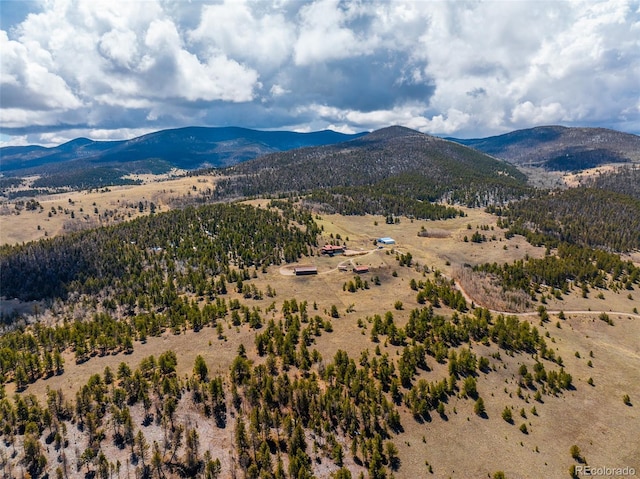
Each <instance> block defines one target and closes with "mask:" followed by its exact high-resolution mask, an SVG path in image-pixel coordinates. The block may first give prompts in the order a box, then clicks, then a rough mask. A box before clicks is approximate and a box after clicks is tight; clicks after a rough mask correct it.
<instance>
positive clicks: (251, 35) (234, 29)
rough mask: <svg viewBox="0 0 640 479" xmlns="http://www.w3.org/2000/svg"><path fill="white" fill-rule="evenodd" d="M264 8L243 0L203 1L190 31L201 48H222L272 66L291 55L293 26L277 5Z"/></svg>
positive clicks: (254, 63)
mask: <svg viewBox="0 0 640 479" xmlns="http://www.w3.org/2000/svg"><path fill="white" fill-rule="evenodd" d="M261 6H262V7H265V8H267V11H266V12H258V11H257V9H256V10H252V9H251V5H249V4H248V3H247V2H245V1H241V0H226V1H225V2H224V3H223V4H217V5H204V6H203V7H202V17H201V19H200V23H199V25H198V28H196V29H195V30H194V31H193V32H191V34H190V39H191V40H192V41H193V42H196V43H201V44H202V45H203V46H204V48H209V49H211V50H217V51H223V52H225V53H226V54H228V55H230V56H231V57H233V58H237V59H242V60H243V61H246V62H248V63H250V64H252V65H259V66H260V67H261V68H264V69H268V70H270V69H275V68H277V67H278V66H279V65H281V64H282V63H284V62H285V61H286V60H287V58H288V57H289V56H290V55H291V51H292V45H293V42H294V41H295V26H294V24H293V23H291V22H287V20H286V18H285V16H284V14H283V12H282V11H280V10H279V9H278V8H277V6H274V7H273V8H269V7H268V6H267V4H266V3H265V4H263V5H261Z"/></svg>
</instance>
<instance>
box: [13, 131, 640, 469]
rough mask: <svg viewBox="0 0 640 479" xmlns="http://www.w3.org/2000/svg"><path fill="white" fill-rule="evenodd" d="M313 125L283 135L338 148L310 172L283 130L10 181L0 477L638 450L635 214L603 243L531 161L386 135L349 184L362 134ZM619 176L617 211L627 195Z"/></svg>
mask: <svg viewBox="0 0 640 479" xmlns="http://www.w3.org/2000/svg"><path fill="white" fill-rule="evenodd" d="M384 133H385V135H390V136H391V137H392V138H391V139H392V140H393V141H395V142H396V143H395V144H393V143H392V144H391V145H392V146H389V144H387V143H385V145H386V146H385V148H387V150H384V151H391V150H392V149H393V148H396V147H397V145H403V146H402V148H408V150H409V151H414V152H415V151H421V150H420V148H422V146H421V145H422V143H421V142H426V143H429V149H435V148H449V146H448V145H444V146H442V145H440V144H439V142H438V141H432V140H424V139H422V138H419V137H417V135H414V134H413V133H410V132H406V131H402V132H399V133H398V132H397V131H392V132H389V131H386V132H384ZM412 135H413V137H416V138H417V139H416V138H413V137H412ZM379 137H380V135H378V138H377V139H375V141H380V140H379ZM364 139H365V141H364V144H365V148H366V150H365V151H366V152H367V153H366V155H372V154H374V153H375V151H377V150H376V148H377V147H376V146H372V144H371V143H367V142H366V137H364ZM356 141H358V140H356ZM360 141H362V140H360ZM384 141H385V142H386V141H387V140H386V139H385V140H384ZM393 145H396V146H393ZM321 148H322V149H320V150H308V151H305V150H303V152H302V153H300V154H304V155H307V157H309V158H321V159H322V158H323V157H322V155H329V156H330V157H332V158H333V160H332V161H335V163H332V165H334V166H335V168H336V171H333V173H335V175H334V177H333V178H331V179H326V178H325V179H321V178H316V183H321V182H322V181H327V183H326V184H323V185H322V187H321V188H318V186H317V184H315V185H314V184H313V177H312V175H307V176H305V175H303V174H300V175H298V173H297V172H301V171H302V170H301V169H299V168H304V163H301V165H298V164H295V163H294V164H291V163H289V159H291V155H289V154H283V156H278V157H277V158H274V159H272V161H273V162H275V163H273V162H272V163H269V160H268V158H269V157H268V156H267V157H265V158H267V159H259V160H257V161H256V162H255V163H247V164H243V166H241V167H233V168H231V169H227V170H223V171H214V172H212V173H209V172H201V173H199V174H193V175H182V176H178V177H173V178H169V177H166V176H165V177H158V178H152V177H144V178H136V179H140V180H142V181H141V184H137V185H122V186H108V187H104V188H101V189H98V190H91V191H69V192H65V193H60V194H57V195H47V196H35V197H34V198H33V200H34V201H36V202H37V205H34V204H33V203H32V206H31V207H30V208H28V209H27V207H26V201H27V200H26V199H25V200H22V201H24V203H23V204H19V205H18V208H16V200H10V201H7V202H5V203H4V204H3V208H4V209H3V213H4V214H3V215H2V216H0V221H1V222H2V228H1V229H2V233H1V243H2V244H3V246H2V249H1V251H0V259H2V262H3V263H2V275H3V276H2V287H3V291H10V292H11V293H10V294H8V293H7V294H6V296H7V298H5V299H8V298H18V299H16V300H13V299H12V300H11V301H3V302H4V303H5V305H4V308H3V320H4V321H5V329H4V333H3V335H2V337H1V338H0V365H1V366H2V370H1V371H0V373H1V374H0V379H2V383H1V386H0V411H1V414H0V433H1V434H0V440H1V441H2V442H0V470H1V471H2V473H3V474H4V475H5V476H6V477H20V476H21V475H25V476H26V474H30V475H31V476H32V477H33V476H38V477H41V476H44V475H47V474H48V475H49V477H53V476H58V477H83V476H84V477H94V476H99V477H185V476H187V477H195V476H197V477H208V478H211V477H335V478H346V477H376V478H378V477H380V478H382V477H434V478H449V477H450V478H468V477H507V478H519V477H524V478H528V477H531V478H534V477H570V476H571V475H573V476H574V477H578V476H576V472H575V471H576V467H578V466H581V465H584V464H588V465H591V466H594V467H621V468H622V467H628V468H632V469H634V470H635V471H640V459H639V458H640V446H639V445H638V443H637V440H636V436H637V427H636V425H637V423H638V420H640V413H639V409H638V407H639V403H640V344H639V343H638V341H637V338H638V337H640V316H639V315H638V310H637V308H638V305H639V304H640V302H639V301H640V299H639V298H640V293H638V290H639V288H640V261H638V260H639V258H638V253H637V248H636V249H634V248H627V245H629V244H634V243H633V241H635V239H634V237H633V231H634V228H635V226H634V224H633V223H630V224H629V225H628V226H627V228H628V229H627V230H624V229H623V230H622V231H621V232H620V231H619V232H618V233H617V234H615V235H612V236H607V235H604V234H603V235H601V238H600V239H601V240H602V241H606V242H607V243H606V244H605V245H604V247H601V248H600V247H598V246H595V247H594V246H592V245H591V244H590V241H592V240H591V238H592V237H593V235H591V233H589V231H581V233H580V234H581V235H582V236H580V235H577V234H573V235H572V236H571V238H570V240H571V241H572V242H571V243H569V239H567V237H563V236H562V235H566V231H567V229H566V227H567V226H568V225H570V222H569V221H568V220H567V219H566V217H565V216H562V215H563V214H564V212H562V210H560V209H559V208H558V207H557V206H556V204H555V203H554V202H553V201H551V200H549V199H546V198H545V196H544V195H543V194H540V195H539V196H535V195H531V197H530V198H527V197H524V196H521V195H523V194H527V195H528V194H529V191H530V190H529V188H531V187H532V186H531V185H526V184H525V183H523V182H521V179H520V177H519V176H518V173H517V172H515V171H514V172H513V173H510V174H509V175H505V179H503V180H500V181H495V178H485V176H483V173H482V171H478V172H476V171H468V172H466V173H465V175H466V176H465V178H467V179H469V182H470V183H464V182H461V181H459V180H455V181H452V182H450V183H447V182H446V181H445V180H444V179H446V178H450V175H453V174H454V173H452V171H453V172H456V171H459V170H455V167H452V166H451V165H449V164H448V163H447V162H445V161H443V162H442V163H437V166H435V167H433V169H431V170H429V172H430V174H431V175H432V178H431V179H433V177H436V179H437V180H438V182H439V183H438V187H437V188H436V189H432V186H431V183H430V181H431V179H430V178H426V179H424V181H423V180H422V179H420V178H421V177H420V176H418V175H416V174H415V171H421V170H419V168H424V164H423V163H421V162H422V161H424V160H423V159H422V157H421V156H420V154H419V153H414V156H413V157H411V159H410V160H407V157H403V161H404V162H400V163H398V164H399V165H401V166H398V167H397V168H396V167H395V166H394V165H396V161H397V160H396V157H394V156H392V155H389V156H387V157H386V158H387V160H386V162H387V163H386V166H387V167H388V168H387V169H388V170H395V171H396V173H398V170H399V171H400V173H399V176H386V177H383V176H384V175H385V174H386V173H383V170H384V168H380V169H379V170H377V169H376V168H377V167H376V168H374V169H372V170H371V175H372V176H371V178H370V181H371V182H373V183H370V184H369V185H365V184H364V183H363V184H361V185H354V184H349V183H348V182H345V180H346V179H348V178H355V177H357V175H358V173H356V172H357V171H358V170H356V169H355V168H356V166H354V165H357V164H358V163H357V162H358V161H359V159H360V158H362V157H363V156H364V157H366V155H364V154H362V152H360V151H358V150H357V149H355V150H354V149H353V148H351V149H350V150H349V151H346V150H345V151H338V150H331V148H328V147H321ZM352 151H356V153H357V154H356V155H355V160H354V163H349V162H350V161H351V159H352V158H353V157H354V156H353V153H352ZM403 151H404V150H403ZM455 151H456V153H455V155H458V157H457V158H458V159H459V161H461V162H464V161H470V162H471V163H473V161H474V160H473V158H475V157H473V156H472V155H475V153H469V152H467V151H466V150H459V151H458V150H455ZM372 152H374V153H372ZM278 155H281V154H278ZM397 156H398V158H400V157H402V154H398V155H397ZM382 157H384V156H382ZM336 158H339V160H336ZM477 158H480V157H477ZM298 160H299V158H298ZM298 160H295V161H298ZM278 161H281V162H283V164H282V165H281V167H282V170H278V169H277V168H275V167H273V165H274V164H277V162H278ZM398 161H399V160H398ZM434 161H436V160H434ZM437 161H441V160H440V159H438V160H437ZM478 161H480V160H478ZM482 161H487V163H486V165H489V166H490V167H491V168H502V169H501V170H500V171H511V170H509V169H508V166H504V165H503V166H500V165H499V164H497V163H495V164H494V163H489V160H487V159H484V158H483V159H482ZM411 162H415V163H411ZM318 164H320V163H318ZM325 164H326V163H325ZM269 165H271V166H269ZM407 165H409V166H407ZM416 165H417V166H416ZM314 168H315V167H314ZM314 168H311V169H310V170H309V171H317V170H314ZM403 168H404V170H403ZM414 168H418V170H414ZM343 171H344V172H345V173H344V174H343V173H342V172H343ZM377 171H379V172H380V173H376V172H377ZM434 172H435V173H434ZM376 174H379V175H380V176H378V177H376V176H375V175H376ZM243 175H246V176H243ZM278 175H281V176H278ZM349 175H350V176H349ZM403 175H404V176H403ZM412 175H413V177H412ZM570 175H574V173H573V172H567V173H566V178H567V180H566V182H567V184H568V185H569V186H570V182H569V180H568V178H573V176H570ZM243 178H250V179H251V182H250V183H246V184H245V183H242V181H241V180H242V179H243ZM282 178H294V179H295V181H296V183H295V186H296V187H295V191H291V190H289V189H288V187H289V186H290V185H291V184H292V183H291V182H284V181H282ZM558 178H559V179H558V181H561V182H563V183H564V182H565V180H564V179H563V176H562V175H561V176H559V177H558ZM221 184H222V185H223V187H222V189H220V190H218V188H219V185H221ZM274 184H281V185H284V186H283V187H282V190H281V191H278V190H274V189H273V188H274V187H273V185H274ZM372 185H374V186H372ZM470 185H471V187H470ZM245 186H247V187H250V188H251V193H250V194H248V193H247V192H246V191H245V192H244V194H241V191H240V190H239V188H243V187H245ZM538 187H539V186H538ZM394 191H395V192H396V193H397V194H396V195H395V196H393V197H391V193H392V192H394ZM427 191H431V192H432V193H430V194H434V195H435V194H436V192H439V193H438V194H441V195H442V196H441V197H439V198H435V199H432V200H430V201H427V200H426V195H425V192H427ZM572 191H573V190H572ZM576 191H578V190H576ZM625 191H626V190H625ZM586 193H588V194H592V195H593V196H592V197H593V198H596V199H597V198H599V196H598V193H593V192H591V191H587V192H586ZM552 194H553V195H562V194H564V193H558V192H554V193H552ZM580 194H581V193H580ZM616 194H619V195H623V194H626V193H616ZM503 195H504V197H510V198H511V199H510V200H509V201H504V202H502V201H496V202H495V203H494V202H493V200H491V198H502V197H503ZM510 195H513V196H510ZM603 195H604V194H603ZM243 196H251V198H245V197H243ZM610 197H611V198H618V197H616V196H615V195H613V194H611V195H610ZM453 198H460V199H463V198H464V199H465V201H459V202H456V201H453ZM522 198H524V199H522ZM562 198H564V197H562ZM566 198H567V199H568V200H570V201H574V202H576V204H579V202H580V201H581V200H580V198H581V196H579V195H578V193H576V196H575V197H572V196H571V192H570V193H569V194H567V196H566ZM619 198H620V199H619V200H616V201H619V202H618V203H615V204H614V205H615V206H614V207H618V206H620V211H619V212H616V214H619V215H622V214H626V215H630V216H632V215H633V214H634V213H633V212H634V211H636V210H634V209H633V208H636V206H635V203H634V202H633V201H634V200H631V199H628V198H627V197H624V198H622V196H620V197H619ZM519 199H520V200H519ZM215 200H224V202H219V203H218V202H216V201H215ZM17 201H21V200H17ZM527 201H531V204H537V203H535V202H539V204H541V205H545V207H546V208H549V215H548V216H547V218H550V217H553V215H552V213H553V214H556V216H555V217H556V218H558V224H559V225H560V226H558V225H556V224H551V223H548V224H547V223H545V224H542V222H541V220H540V219H539V217H538V216H536V215H535V214H534V213H530V212H529V211H527V209H526V205H527ZM467 202H468V203H471V204H467ZM152 204H153V207H152V206H151V205H152ZM423 204H424V206H423ZM563 204H564V202H563ZM496 205H499V206H497V207H496ZM427 206H428V207H429V208H427ZM591 206H592V207H593V205H591ZM358 208H361V209H358ZM403 208H405V209H406V211H410V212H411V213H410V214H405V213H403V211H404V210H403ZM492 208H493V209H492ZM602 208H604V206H603V207H602ZM625 208H628V210H626V209H625ZM18 210H19V214H16V211H18ZM96 210H97V211H96ZM603 211H604V210H603ZM50 212H51V214H49V213H50ZM54 212H55V213H54ZM72 212H73V215H72ZM529 214H530V216H527V215H529ZM604 216H605V217H604V219H603V223H602V224H603V225H605V226H603V228H608V224H607V223H606V221H605V220H606V219H607V215H604ZM608 217H609V218H613V219H611V221H618V220H617V219H616V218H619V217H622V216H614V215H612V214H611V215H608ZM522 218H526V219H527V221H521V220H522ZM536 222H538V223H536ZM383 237H389V238H393V240H394V244H380V243H377V242H376V240H377V239H378V238H383ZM42 238H48V239H47V241H45V242H44V243H43V242H35V241H34V240H39V239H42ZM23 243H24V244H23ZM325 244H334V245H337V246H344V247H345V248H346V249H347V250H348V253H349V254H348V256H347V255H342V254H336V255H334V256H330V255H326V254H322V252H321V248H322V246H323V245H325ZM611 244H619V245H624V246H625V250H624V251H620V252H619V253H614V252H612V251H611V248H610V247H609V245H611ZM12 245H13V246H12ZM575 258H590V259H589V261H588V262H589V264H591V265H592V268H589V267H584V268H577V267H576V264H580V260H576V261H574V259H575ZM296 265H311V266H315V267H316V268H317V272H318V274H311V275H305V276H298V275H295V274H291V271H293V268H294V267H295V266H296ZM354 265H359V266H366V267H367V269H368V271H364V270H363V272H362V273H355V272H354V271H353V270H352V268H353V266H354ZM341 266H342V267H341ZM500 268H502V269H500ZM565 274H566V275H567V278H566V279H565ZM558 278H560V279H558ZM557 281H561V282H560V283H557V284H556V282H557ZM17 306H22V308H20V307H17ZM14 311H15V313H14ZM18 312H19V313H21V314H18ZM57 391H59V392H57ZM500 473H502V474H503V475H502V476H501V475H500Z"/></svg>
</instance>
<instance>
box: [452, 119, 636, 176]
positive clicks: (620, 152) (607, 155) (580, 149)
mask: <svg viewBox="0 0 640 479" xmlns="http://www.w3.org/2000/svg"><path fill="white" fill-rule="evenodd" d="M454 141H457V142H459V143H461V144H463V145H467V146H470V147H472V148H475V149H477V150H479V151H483V152H485V153H487V154H489V155H492V156H495V157H496V158H501V159H503V160H506V161H508V162H510V163H512V164H514V165H520V166H530V167H541V168H545V169H549V170H557V171H577V170H582V169H586V168H593V167H596V166H599V165H602V164H605V163H629V162H635V163H638V162H640V137H639V136H637V135H632V134H629V133H622V132H619V131H614V130H607V129H605V128H567V127H562V126H540V127H536V128H529V129H526V130H518V131H513V132H511V133H506V134H504V135H499V136H492V137H489V138H478V139H469V140H459V139H454Z"/></svg>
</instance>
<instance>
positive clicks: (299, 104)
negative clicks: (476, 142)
mask: <svg viewBox="0 0 640 479" xmlns="http://www.w3.org/2000/svg"><path fill="white" fill-rule="evenodd" d="M25 5H26V6H25ZM28 6H30V8H32V10H31V12H30V13H29V12H27V11H25V8H27V7H28ZM7 9H11V11H10V12H9V14H7V15H5V14H4V13H5V10H7ZM14 10H15V11H14ZM27 13H29V14H28V15H27ZM7 19H10V20H7ZM8 22H13V23H9V24H8ZM0 48H1V50H2V55H1V56H0V61H1V62H2V63H1V67H2V68H1V69H0V101H1V105H2V115H1V117H0V132H2V133H4V134H5V135H14V136H15V137H16V141H24V136H25V135H27V138H28V139H29V141H32V142H47V143H49V142H51V141H52V138H62V137H65V136H66V137H67V139H70V138H73V136H72V135H82V136H91V135H92V134H93V135H97V136H96V137H100V138H107V137H108V138H116V137H118V135H121V137H127V136H128V135H131V134H132V132H135V131H149V130H153V129H160V128H169V127H177V126H184V125H189V124H200V125H211V126H223V125H240V126H246V127H249V128H262V129H285V128H287V129H295V130H297V131H310V130H314V129H324V128H328V127H331V128H333V129H336V130H339V131H362V130H365V129H376V128H381V127H384V126H388V125H390V124H402V125H405V126H408V127H410V128H416V129H418V130H421V131H424V132H427V133H434V134H442V135H452V136H461V137H463V136H466V137H470V136H476V137H477V136H487V135H490V134H498V133H503V132H506V131H511V130H513V129H517V128H525V127H531V126H535V125H541V124H548V123H561V124H567V125H590V126H596V125H597V126H605V127H612V128H619V129H623V130H626V131H631V132H635V133H638V132H640V86H639V85H640V82H638V78H640V1H639V0H600V1H594V0H576V1H574V2H539V1H536V0H522V1H513V2H504V1H496V0H478V1H473V2H457V1H443V2H422V1H415V0H407V1H404V0H398V1H394V2H388V1H386V0H370V1H367V2H362V1H359V0H313V1H309V2H299V1H291V0H278V1H273V2H255V1H250V0H223V1H213V0H211V1H202V2H200V1H199V2H167V1H164V0H145V1H134V2H131V1H124V0H46V1H45V0H42V1H39V2H37V3H36V2H29V3H21V2H7V3H6V4H3V22H2V30H0ZM82 132H84V134H82ZM105 132H109V133H108V134H106V133H105ZM45 134H48V136H47V137H42V136H41V135H45Z"/></svg>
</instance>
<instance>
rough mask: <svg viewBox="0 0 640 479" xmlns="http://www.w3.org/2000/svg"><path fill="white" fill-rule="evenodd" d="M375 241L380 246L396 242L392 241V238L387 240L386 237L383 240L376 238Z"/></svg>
mask: <svg viewBox="0 0 640 479" xmlns="http://www.w3.org/2000/svg"><path fill="white" fill-rule="evenodd" d="M376 241H377V242H378V243H380V244H387V245H389V244H396V240H394V239H393V238H389V237H388V236H385V237H384V238H378V239H377V240H376Z"/></svg>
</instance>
